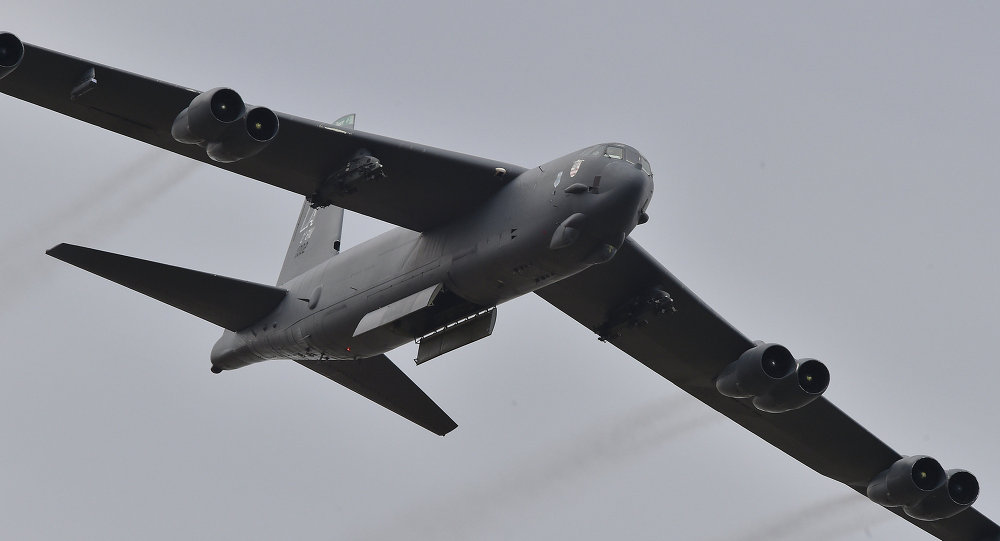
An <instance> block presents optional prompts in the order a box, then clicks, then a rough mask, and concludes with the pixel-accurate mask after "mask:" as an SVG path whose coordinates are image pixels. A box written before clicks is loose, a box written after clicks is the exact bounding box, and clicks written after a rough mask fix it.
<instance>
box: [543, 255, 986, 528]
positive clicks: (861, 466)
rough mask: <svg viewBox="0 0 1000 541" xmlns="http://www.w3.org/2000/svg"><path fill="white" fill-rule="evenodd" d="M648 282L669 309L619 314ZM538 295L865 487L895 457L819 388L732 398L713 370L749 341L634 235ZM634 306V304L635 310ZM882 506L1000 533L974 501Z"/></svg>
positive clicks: (827, 471) (757, 429) (740, 419)
mask: <svg viewBox="0 0 1000 541" xmlns="http://www.w3.org/2000/svg"><path fill="white" fill-rule="evenodd" d="M651 290H659V291H663V292H666V293H667V294H668V295H669V297H670V298H671V299H672V301H673V303H672V308H673V311H670V310H664V312H666V313H663V314H662V315H659V316H656V317H648V318H643V320H642V325H635V323H639V322H638V321H636V320H633V321H632V322H631V323H632V324H631V325H630V324H628V322H627V321H625V320H624V319H623V318H622V313H623V307H625V308H624V311H625V312H629V311H630V310H632V309H631V308H629V307H634V306H636V302H635V301H636V299H644V298H646V296H647V295H648V292H649V291H651ZM537 293H538V295H539V296H541V297H542V298H543V299H545V300H546V301H548V302H549V303H551V304H552V305H554V306H555V307H556V308H558V309H560V310H562V311H563V312H565V313H566V314H568V315H569V316H570V317H572V318H573V319H575V320H577V321H578V322H580V323H581V324H583V325H584V326H586V327H587V328H589V329H591V330H593V331H595V332H597V333H598V334H599V335H601V336H602V337H603V338H604V339H606V340H608V341H610V342H611V343H612V344H614V345H615V347H617V348H619V349H621V350H622V351H624V352H625V353H627V354H628V355H630V356H632V357H634V358H635V359H637V360H638V361H640V362H641V363H643V364H645V365H646V366H648V367H649V368H651V369H652V370H653V371H655V372H656V373H658V374H660V375H661V376H663V377H665V378H667V379H669V380H670V381H672V382H674V383H675V384H676V385H677V386H678V387H680V388H681V389H683V390H685V391H687V392H688V393H690V394H691V395H693V396H694V397H695V398H697V399H699V400H701V401H702V402H704V403H705V404H708V405H709V406H711V407H712V408H714V409H715V410H717V411H718V412H720V413H722V414H723V415H726V416H727V417H729V418H731V419H732V420H734V421H736V422H737V423H739V424H741V425H743V426H744V427H745V428H746V429H748V430H750V431H751V432H753V433H754V434H757V435H758V436H760V437H761V438H763V439H764V440H766V441H768V442H769V443H771V444H772V445H774V446H775V447H777V448H778V449H781V450H782V451H784V452H786V453H788V454H789V455H791V456H792V457H794V458H795V459H797V460H799V461H800V462H802V463H803V464H805V465H807V466H809V467H810V468H812V469H814V470H816V471H817V472H819V473H821V474H823V475H825V476H827V477H830V478H833V479H836V480H837V481H840V482H841V483H844V484H846V485H848V486H850V487H851V488H853V489H855V490H857V491H858V492H860V493H862V494H866V492H867V488H868V486H869V484H870V483H871V482H872V481H873V480H874V479H875V478H876V477H877V476H879V474H880V473H882V472H885V471H886V470H888V469H889V468H890V466H893V464H894V463H896V462H897V461H898V460H899V459H900V458H902V457H901V455H900V454H899V453H897V452H896V451H894V450H893V449H892V448H890V447H889V446H888V445H886V444H885V443H883V442H882V441H881V440H879V439H878V438H877V437H875V436H874V435H872V434H871V433H870V432H868V431H867V430H866V429H865V428H864V427H862V426H861V425H859V424H858V423H857V422H856V421H854V419H852V418H851V417H849V416H848V415H847V414H845V413H844V412H842V411H840V410H839V409H837V407H836V406H834V405H833V404H831V403H830V402H829V401H828V400H826V399H825V398H823V397H819V398H817V399H816V400H814V401H813V402H811V403H809V404H807V405H805V406H803V407H801V408H799V409H793V410H790V411H786V412H784V413H765V412H762V411H760V410H759V409H757V408H756V407H755V406H754V405H753V403H752V400H751V399H750V398H729V397H727V396H724V395H723V394H722V393H720V392H719V390H718V389H717V388H716V378H717V377H718V376H719V375H720V373H721V372H722V371H723V370H724V369H725V368H726V367H727V366H729V365H730V364H731V363H733V362H734V361H736V359H738V358H739V357H740V356H741V355H742V354H743V353H744V352H746V351H747V350H749V349H751V348H753V347H754V346H755V343H754V342H752V341H751V340H749V339H747V337H745V336H743V334H741V333H740V332H739V331H737V330H736V329H735V328H733V327H732V326H731V325H730V324H729V323H727V322H726V321H725V320H724V319H722V318H721V317H720V316H719V315H718V314H716V313H715V312H714V311H713V310H712V309H711V308H710V307H709V306H708V305H706V304H705V303H704V302H702V301H701V299H699V298H698V297H697V296H696V295H695V294H694V293H692V292H691V291H690V290H688V289H687V287H685V286H684V284H682V283H681V282H680V281H679V280H677V278H675V277H674V276H673V275H672V274H670V272H669V271H667V270H666V269H665V268H664V267H663V266H662V265H660V264H659V263H658V262H657V261H656V260H655V259H653V258H652V257H651V256H650V255H649V254H648V253H646V252H645V251H644V250H643V249H642V248H641V247H640V246H639V245H638V244H636V243H635V241H633V240H632V239H630V238H629V239H626V240H625V244H624V245H623V246H622V248H621V250H619V252H618V254H617V255H616V256H615V257H614V259H612V260H611V261H610V262H608V263H605V264H602V265H595V266H593V267H590V268H589V269H587V270H585V271H583V272H581V273H580V274H577V275H575V276H571V277H570V278H567V279H565V280H562V281H559V282H556V283H554V284H552V285H549V286H546V287H545V288H543V289H541V290H539V291H537ZM632 311H634V310H632ZM888 509H889V510H891V511H893V512H895V513H896V514H897V515H899V516H901V517H903V518H905V519H906V520H909V521H910V522H912V523H914V524H916V525H917V526H919V527H920V528H922V529H924V530H926V531H927V532H929V533H930V534H932V535H934V536H936V537H938V538H939V539H944V540H954V541H960V540H961V541H967V540H968V541H981V540H987V539H989V540H997V539H1000V527H998V526H997V525H996V524H995V523H994V522H993V521H991V520H990V519H988V518H986V517H984V516H983V515H982V514H980V513H979V512H978V511H976V510H974V509H966V510H964V511H961V512H959V513H958V514H956V515H954V516H952V517H950V518H944V519H940V520H934V521H928V520H917V519H914V518H912V517H910V516H909V515H907V514H906V513H904V512H903V511H902V510H901V508H900V507H889V508H888Z"/></svg>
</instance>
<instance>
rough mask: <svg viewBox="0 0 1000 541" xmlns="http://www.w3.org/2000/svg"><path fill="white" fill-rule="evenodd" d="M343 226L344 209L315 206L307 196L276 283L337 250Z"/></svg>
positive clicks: (311, 266) (322, 260) (306, 268)
mask: <svg viewBox="0 0 1000 541" xmlns="http://www.w3.org/2000/svg"><path fill="white" fill-rule="evenodd" d="M343 226H344V209H342V208H340V207H334V206H328V207H323V208H314V207H313V206H312V205H311V204H310V203H309V200H306V201H305V202H304V203H302V211H301V212H300V213H299V220H298V221H297V222H296V223H295V231H293V232H292V240H291V242H289V243H288V252H287V253H286V254H285V262H284V264H283V265H282V266H281V273H280V274H279V275H278V285H281V284H284V283H285V282H287V281H289V280H291V279H292V278H295V277H296V276H298V275H300V274H302V273H303V272H306V271H307V270H309V269H311V268H313V267H315V266H316V265H319V264H320V263H322V262H324V261H326V260H327V259H330V258H331V257H333V256H335V255H337V254H338V253H340V233H341V229H343Z"/></svg>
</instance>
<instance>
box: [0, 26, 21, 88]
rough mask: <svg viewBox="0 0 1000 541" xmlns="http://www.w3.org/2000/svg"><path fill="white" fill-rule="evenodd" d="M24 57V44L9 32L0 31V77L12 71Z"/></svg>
mask: <svg viewBox="0 0 1000 541" xmlns="http://www.w3.org/2000/svg"><path fill="white" fill-rule="evenodd" d="M23 58H24V44H23V43H21V40H19V39H18V38H17V36H15V35H14V34H11V33H10V32H0V79H3V78H4V77H5V76H6V75H7V74H9V73H10V72H12V71H14V70H15V69H16V68H17V66H19V65H20V64H21V60H22V59H23Z"/></svg>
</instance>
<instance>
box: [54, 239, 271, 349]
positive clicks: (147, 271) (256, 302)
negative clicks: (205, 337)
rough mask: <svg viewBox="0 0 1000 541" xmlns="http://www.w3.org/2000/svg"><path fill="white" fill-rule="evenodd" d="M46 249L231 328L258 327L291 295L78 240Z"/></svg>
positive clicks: (64, 258)
mask: <svg viewBox="0 0 1000 541" xmlns="http://www.w3.org/2000/svg"><path fill="white" fill-rule="evenodd" d="M45 253H47V254H49V255H50V256H52V257H54V258H56V259H61V260H63V261H65V262H67V263H69V264H70V265H75V266H77V267H80V268H81V269H83V270H87V271H90V272H92V273H94V274H96V275H98V276H103V277H104V278H107V279H108V280H111V281H112V282H117V283H119V284H121V285H123V286H125V287H127V288H129V289H132V290H135V291H138V292H139V293H143V294H145V295H149V296H150V297H153V298H154V299H156V300H159V301H162V302H165V303H167V304H169V305H170V306H173V307H175V308H180V309H181V310H184V311H185V312H187V313H189V314H193V315H196V316H198V317H200V318H202V319H204V320H207V321H210V322H212V323H215V324H216V325H219V326H220V327H223V328H226V329H229V330H231V331H240V330H242V329H245V328H247V327H249V326H250V325H253V324H254V323H256V322H257V321H259V320H260V319H261V318H263V317H264V316H266V315H267V314H268V313H270V312H271V311H272V310H274V309H275V308H276V307H277V306H278V304H280V303H281V300H282V299H284V298H285V295H286V294H287V293H288V292H287V291H285V290H284V289H279V288H277V287H272V286H266V285H262V284H255V283H253V282H245V281H243V280H236V279H234V278H226V277H225V276H219V275H217V274H208V273H206V272H200V271H196V270H191V269H185V268H181V267H174V266H172V265H165V264H163V263H156V262H153V261H146V260H145V259H136V258H134V257H128V256H124V255H118V254H112V253H110V252H102V251H100V250H94V249H92V248H84V247H82V246H75V245H73V244H60V245H58V246H56V247H55V248H52V249H51V250H49V251H47V252H45Z"/></svg>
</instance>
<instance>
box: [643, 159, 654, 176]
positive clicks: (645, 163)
mask: <svg viewBox="0 0 1000 541" xmlns="http://www.w3.org/2000/svg"><path fill="white" fill-rule="evenodd" d="M640 158H641V159H642V170H643V171H645V172H646V174H647V175H650V176H652V175H653V168H652V167H650V166H649V161H648V160H646V158H642V157H641V156H640Z"/></svg>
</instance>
